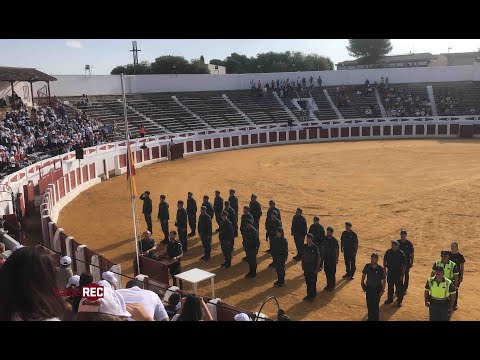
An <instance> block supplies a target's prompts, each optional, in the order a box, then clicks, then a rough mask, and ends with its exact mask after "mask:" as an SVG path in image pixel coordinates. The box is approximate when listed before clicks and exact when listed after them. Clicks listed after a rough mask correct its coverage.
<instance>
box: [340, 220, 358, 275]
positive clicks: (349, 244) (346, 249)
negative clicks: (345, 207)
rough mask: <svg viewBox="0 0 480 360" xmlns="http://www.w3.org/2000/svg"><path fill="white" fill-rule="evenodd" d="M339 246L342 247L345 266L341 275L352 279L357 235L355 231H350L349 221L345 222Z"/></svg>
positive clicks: (354, 268)
mask: <svg viewBox="0 0 480 360" xmlns="http://www.w3.org/2000/svg"><path fill="white" fill-rule="evenodd" d="M340 247H341V249H342V253H343V258H344V259H345V268H346V273H345V275H343V278H347V277H348V278H350V279H351V280H353V279H354V274H355V270H357V268H356V267H355V257H356V256H357V250H358V237H357V234H356V233H355V232H353V231H352V224H351V223H349V222H346V223H345V231H344V232H342V236H341V238H340Z"/></svg>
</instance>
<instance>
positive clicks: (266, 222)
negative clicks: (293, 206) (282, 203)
mask: <svg viewBox="0 0 480 360" xmlns="http://www.w3.org/2000/svg"><path fill="white" fill-rule="evenodd" d="M268 206H269V208H268V210H267V218H266V219H265V230H266V229H267V224H268V222H270V221H271V219H272V217H271V214H272V212H273V211H275V212H276V213H277V219H278V220H279V221H280V224H281V222H282V215H281V214H280V210H279V209H277V208H276V207H275V201H274V200H270V201H269V202H268ZM280 226H282V225H280ZM272 236H274V237H275V236H276V235H275V233H273V234H272ZM267 241H268V231H267ZM269 252H270V249H267V253H269Z"/></svg>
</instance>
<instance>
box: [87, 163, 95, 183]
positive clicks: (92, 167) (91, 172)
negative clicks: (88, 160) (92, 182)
mask: <svg viewBox="0 0 480 360" xmlns="http://www.w3.org/2000/svg"><path fill="white" fill-rule="evenodd" d="M88 167H89V170H90V178H89V179H95V163H93V164H90V165H89V166H88Z"/></svg>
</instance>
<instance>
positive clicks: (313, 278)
mask: <svg viewBox="0 0 480 360" xmlns="http://www.w3.org/2000/svg"><path fill="white" fill-rule="evenodd" d="M314 238H315V236H313V234H310V233H308V234H307V243H306V244H304V245H303V251H302V270H303V276H304V277H305V284H306V285H307V296H305V297H304V298H303V300H304V301H313V300H315V298H316V297H317V275H318V272H319V271H320V270H322V259H321V257H320V250H319V249H318V247H317V245H315V244H314V242H313V240H314Z"/></svg>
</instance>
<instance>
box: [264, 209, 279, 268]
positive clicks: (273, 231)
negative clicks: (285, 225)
mask: <svg viewBox="0 0 480 360" xmlns="http://www.w3.org/2000/svg"><path fill="white" fill-rule="evenodd" d="M277 215H278V213H277V212H276V211H275V210H272V211H270V214H269V215H268V217H267V221H266V222H265V230H266V232H267V235H266V240H267V241H268V242H269V246H270V249H271V242H272V240H273V239H274V238H275V237H276V236H277V230H278V229H279V228H281V227H282V222H281V221H280V220H279V219H278V218H277ZM270 249H268V250H267V252H270ZM268 266H269V267H275V264H274V262H272V263H271V264H270V265H268Z"/></svg>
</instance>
